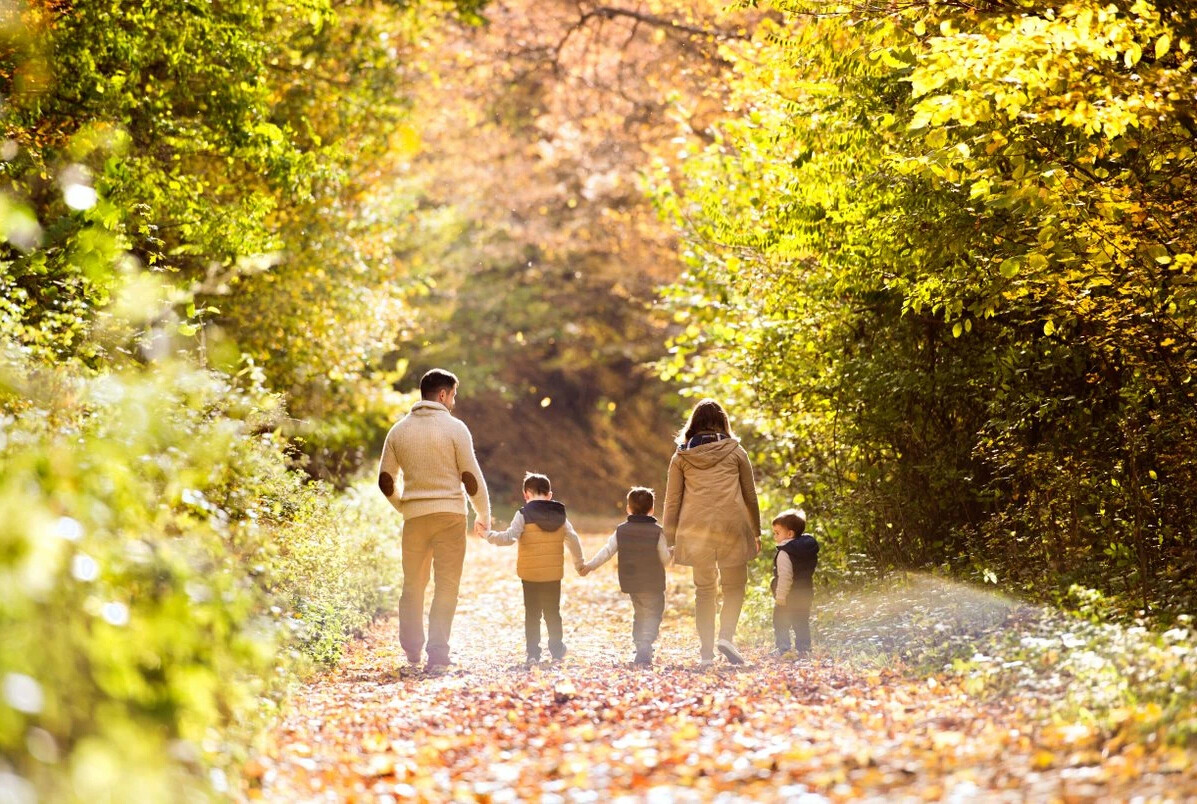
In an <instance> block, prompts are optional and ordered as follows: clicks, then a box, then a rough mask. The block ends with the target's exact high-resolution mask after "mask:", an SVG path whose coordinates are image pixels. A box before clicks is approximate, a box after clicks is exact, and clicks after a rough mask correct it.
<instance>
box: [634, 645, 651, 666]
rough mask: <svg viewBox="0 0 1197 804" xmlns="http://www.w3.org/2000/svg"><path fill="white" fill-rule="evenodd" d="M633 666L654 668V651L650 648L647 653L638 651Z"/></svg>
mask: <svg viewBox="0 0 1197 804" xmlns="http://www.w3.org/2000/svg"><path fill="white" fill-rule="evenodd" d="M632 664H634V665H637V666H644V667H652V664H653V652H652V649H651V648H650V649H648V650H647V651H645V650H637V651H636V658H635V659H632Z"/></svg>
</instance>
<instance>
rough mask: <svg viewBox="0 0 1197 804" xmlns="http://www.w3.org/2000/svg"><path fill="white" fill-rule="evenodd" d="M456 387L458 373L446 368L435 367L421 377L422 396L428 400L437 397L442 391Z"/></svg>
mask: <svg viewBox="0 0 1197 804" xmlns="http://www.w3.org/2000/svg"><path fill="white" fill-rule="evenodd" d="M456 387H457V375H456V374H454V373H453V372H451V371H445V370H444V369H439V368H434V369H432V370H431V371H427V372H425V373H424V376H423V377H421V378H420V396H421V398H423V399H426V400H427V399H436V395H437V394H439V393H440V392H441V391H452V390H453V389H454V388H456Z"/></svg>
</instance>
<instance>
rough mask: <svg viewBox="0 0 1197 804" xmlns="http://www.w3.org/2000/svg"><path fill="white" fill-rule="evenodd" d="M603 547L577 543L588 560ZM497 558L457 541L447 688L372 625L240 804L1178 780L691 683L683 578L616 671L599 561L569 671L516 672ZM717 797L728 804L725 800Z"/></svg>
mask: <svg viewBox="0 0 1197 804" xmlns="http://www.w3.org/2000/svg"><path fill="white" fill-rule="evenodd" d="M603 538H604V537H603V536H601V535H597V534H592V535H589V536H584V537H583V543H584V546H585V551H586V554H587V555H588V556H589V555H592V554H593V553H594V551H595V550H597V549H598V547H599V546H600V545H601V543H602V539H603ZM515 554H516V551H515V550H514V549H511V548H498V547H492V546H491V545H488V544H486V543H482V542H479V541H477V540H476V539H473V538H472V537H471V541H470V545H469V550H468V554H467V558H466V571H465V575H464V578H463V581H462V591H461V599H460V605H459V607H458V611H457V618H456V620H455V621H454V630H453V639H452V645H453V658H454V661H455V665H454V666H453V667H452V669H451V671H450V672H449V673H447V674H445V675H442V676H428V675H425V674H423V673H408V672H405V671H404V669H403V668H404V666H405V661H404V659H403V654H402V651H401V650H400V648H399V641H398V621H397V620H395V619H388V620H384V621H380V622H378V623H377V624H376V625H375V626H374V627H373V628H372V629H371V630H370V632H369V633H368V634H366V635H365V636H364V638H362V639H361V640H359V641H357V642H356V643H354V644H353V645H352V646H350V649H349V651H348V653H347V655H346V657H345V659H344V661H343V662H342V664H341V665H340V666H339V667H337V668H336V669H334V670H331V671H329V672H327V673H326V674H323V675H321V676H319V677H317V678H315V679H313V680H312V681H311V682H309V683H308V684H307V685H305V686H304V687H303V688H302V689H301V690H300V691H299V693H298V694H297V695H296V696H295V697H294V698H293V699H292V701H291V703H290V706H289V708H288V713H287V715H286V717H285V719H284V720H283V721H282V722H281V723H280V724H279V726H278V727H277V729H276V730H275V731H274V733H273V734H272V736H271V739H270V747H269V749H268V752H267V754H266V755H265V756H264V757H261V758H259V759H257V760H254V761H252V762H251V763H250V764H249V766H247V768H246V772H245V777H246V780H247V781H246V787H245V788H244V789H243V791H242V795H243V796H244V797H245V798H248V799H267V800H278V801H343V800H384V801H385V800H392V799H408V798H419V799H425V800H446V799H454V800H491V801H504V800H513V799H516V798H518V799H528V798H533V799H541V798H542V797H543V798H547V800H559V799H558V797H561V798H564V799H567V800H575V799H577V800H596V799H602V800H606V799H609V798H612V797H616V796H620V795H625V796H626V795H630V796H632V797H635V798H644V799H650V800H661V801H668V800H676V799H682V800H696V799H710V798H714V797H715V796H717V795H720V794H723V795H724V796H727V795H728V794H731V797H732V798H742V799H744V800H749V799H751V800H761V799H766V800H767V799H789V800H793V799H796V798H798V799H804V800H809V801H815V800H826V799H830V800H842V799H849V798H853V799H856V798H860V797H865V798H882V797H884V798H886V799H890V800H892V799H895V798H897V799H903V798H907V799H912V800H938V799H948V800H971V799H974V798H976V797H978V796H981V797H985V798H987V799H990V800H1021V799H1024V798H1026V797H1028V796H1030V797H1032V798H1036V799H1061V800H1080V801H1084V800H1090V799H1092V798H1105V797H1111V796H1112V797H1117V798H1124V797H1129V796H1130V795H1131V794H1136V795H1145V796H1148V797H1153V796H1154V797H1163V798H1176V797H1178V796H1180V795H1183V794H1180V793H1179V791H1180V790H1186V789H1187V790H1190V791H1197V776H1195V775H1194V773H1195V772H1194V770H1193V768H1192V767H1167V766H1166V765H1165V764H1164V763H1163V761H1162V760H1161V762H1159V763H1154V764H1153V763H1152V762H1150V761H1149V757H1145V756H1144V752H1143V751H1141V750H1140V751H1136V750H1135V748H1136V747H1135V746H1131V747H1129V748H1128V749H1127V750H1124V751H1116V752H1111V751H1110V750H1108V746H1107V750H1105V751H1103V750H1102V745H1101V744H1099V743H1098V742H1097V740H1096V738H1094V737H1093V736H1092V735H1090V734H1087V733H1085V734H1082V733H1080V732H1077V731H1075V730H1072V731H1070V730H1069V728H1068V727H1062V726H1057V725H1052V724H1049V723H1041V722H1035V720H1034V719H1033V717H1034V716H1033V715H1030V714H1029V713H1030V712H1032V711H1034V708H1033V707H1032V706H1030V705H1029V704H1028V703H1027V702H1025V701H1020V700H1019V699H1017V698H1006V699H1003V700H1001V701H999V702H994V701H989V702H985V701H981V700H979V699H977V698H974V697H972V696H970V695H968V694H966V693H965V692H964V691H963V690H962V689H960V688H959V686H958V685H955V684H953V683H944V682H943V681H939V682H936V681H929V680H927V679H921V678H917V677H913V676H908V675H904V674H902V673H900V672H898V671H895V670H890V669H878V668H875V667H873V668H870V667H868V666H856V665H854V664H852V663H847V662H842V661H835V660H833V659H831V658H828V657H826V656H820V655H819V650H818V645H817V642H818V629H816V631H815V640H816V658H815V659H813V660H810V661H803V662H775V661H770V660H769V659H767V658H766V655H765V654H766V653H767V652H768V650H769V649H770V647H771V645H769V644H768V643H767V642H766V641H765V640H764V639H763V638H757V639H749V638H745V637H741V639H740V640H739V641H740V643H741V644H742V647H744V653H745V656H746V658H747V659H748V662H749V663H748V665H747V666H745V667H741V668H733V667H731V666H730V665H728V664H726V663H722V661H721V662H720V663H719V664H717V665H715V666H714V667H711V668H705V669H698V668H697V667H696V664H697V659H698V648H697V638H696V636H695V634H694V627H693V619H692V612H693V596H692V588H693V587H692V585H691V583H690V578H689V571H688V570H687V569H685V568H676V569H673V570H671V571H670V575H669V593H668V595H669V599H668V604H667V610H666V619H665V622H664V624H663V626H662V635H661V640H660V641H659V642H658V651H657V664H656V666H655V667H653V668H652V669H637V668H634V667H632V666H631V665H630V664H629V661H630V659H631V656H632V645H631V638H630V622H631V604H630V603H629V602H628V600H627V598H626V596H624V595H622V594H620V592H619V590H618V582H617V580H616V574H615V566H614V562H611V563H609V564H608V565H606V566H604V567H602V568H601V569H599V570H598V571H596V572H595V573H593V574H592V575H590V576H589V577H587V578H579V577H577V576H576V575H575V574H574V573H573V571H572V569H571V570H567V575H566V578H565V581H564V583H563V591H562V617H563V620H564V623H565V641H566V644H567V645H568V647H569V651H570V652H569V655H568V656H567V657H566V658H565V660H564V661H562V662H560V663H557V664H543V665H540V666H538V667H535V668H532V669H530V670H529V669H525V668H524V666H523V658H524V650H523V608H522V605H523V604H522V595H521V591H520V584H519V580H518V579H517V578H516V575H515ZM724 800H727V799H726V798H725V799H724Z"/></svg>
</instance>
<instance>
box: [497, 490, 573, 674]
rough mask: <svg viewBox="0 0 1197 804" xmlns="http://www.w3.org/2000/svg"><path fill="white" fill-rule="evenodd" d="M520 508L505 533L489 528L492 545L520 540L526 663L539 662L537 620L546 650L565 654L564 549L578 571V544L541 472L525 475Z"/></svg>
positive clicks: (517, 563) (517, 565)
mask: <svg viewBox="0 0 1197 804" xmlns="http://www.w3.org/2000/svg"><path fill="white" fill-rule="evenodd" d="M524 503H525V505H524V507H523V508H521V509H520V510H519V511H518V512H517V513H516V515H515V516H514V517H512V519H511V527H509V528H507V530H505V531H493V530H492V531H489V532H488V533H487V534H486V540H487V541H488V542H490V543H491V544H499V545H506V544H512V543H515V542H518V543H519V554H518V555H517V556H516V560H515V571H516V574H518V575H519V577H520V580H521V581H523V583H524V636H525V637H526V638H527V647H528V664H529V665H532V664H535V663H537V662H539V661H540V618H541V617H542V616H543V617H544V624H545V627H546V628H547V629H548V632H549V653H550V654H551V655H552V657H553V659H554V660H556V659H560V658H561V657H563V656H564V655H565V642H564V641H563V640H562V633H561V578H562V577H563V576H564V574H565V571H564V568H563V565H564V563H565V548H566V547H569V551H570V553H572V554H573V557H574V568H575V569H576V570H578V573H579V574H581V572H582V565H583V557H582V542H581V541H580V540H579V539H578V533H577V531H575V530H574V526H573V525H571V524H570V522H569V519H567V518H566V516H565V506H564V505H562V504H561V503H559V502H556V501H554V500H553V487H552V486H551V485H550V484H549V479H548V478H547V477H545V476H544V475H538V474H534V473H532V472H528V473H527V474H526V475H524Z"/></svg>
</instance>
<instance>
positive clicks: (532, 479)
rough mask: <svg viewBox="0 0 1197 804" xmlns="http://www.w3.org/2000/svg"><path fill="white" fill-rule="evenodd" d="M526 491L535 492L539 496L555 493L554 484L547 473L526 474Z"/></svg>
mask: <svg viewBox="0 0 1197 804" xmlns="http://www.w3.org/2000/svg"><path fill="white" fill-rule="evenodd" d="M524 491H527V492H530V493H532V494H535V495H536V496H537V497H547V496H549V495H550V494H552V493H553V486H552V484H550V483H549V478H548V476H547V475H539V474H537V473H536V472H528V473H526V474H525V475H524Z"/></svg>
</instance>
